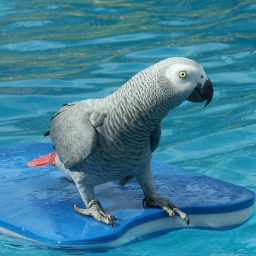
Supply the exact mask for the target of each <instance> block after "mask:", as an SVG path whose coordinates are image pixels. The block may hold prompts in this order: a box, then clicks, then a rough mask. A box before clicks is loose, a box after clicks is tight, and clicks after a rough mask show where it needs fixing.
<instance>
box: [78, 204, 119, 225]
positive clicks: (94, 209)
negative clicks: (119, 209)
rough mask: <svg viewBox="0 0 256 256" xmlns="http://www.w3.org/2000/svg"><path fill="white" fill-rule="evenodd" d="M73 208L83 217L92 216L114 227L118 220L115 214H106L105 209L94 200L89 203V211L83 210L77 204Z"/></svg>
mask: <svg viewBox="0 0 256 256" xmlns="http://www.w3.org/2000/svg"><path fill="white" fill-rule="evenodd" d="M73 207H74V210H75V211H76V212H78V213H80V214H82V215H85V216H92V217H93V218H94V219H96V220H98V221H100V222H103V223H105V224H108V225H112V227H113V226H114V223H113V221H114V220H116V218H115V216H114V215H113V214H107V213H105V211H104V209H103V207H102V206H101V204H100V202H99V201H98V200H92V201H91V202H90V203H89V206H88V208H87V209H82V208H80V207H79V206H77V205H76V204H74V205H73Z"/></svg>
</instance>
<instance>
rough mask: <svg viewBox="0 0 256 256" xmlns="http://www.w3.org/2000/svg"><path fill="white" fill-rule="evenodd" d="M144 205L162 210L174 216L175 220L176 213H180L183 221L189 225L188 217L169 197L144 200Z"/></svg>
mask: <svg viewBox="0 0 256 256" xmlns="http://www.w3.org/2000/svg"><path fill="white" fill-rule="evenodd" d="M144 204H146V206H149V207H156V208H161V209H163V210H164V211H165V212H167V213H168V214H169V215H170V216H173V218H174V219H175V213H178V214H179V215H180V217H181V218H182V219H183V220H187V225H189V217H188V215H187V214H186V213H185V212H183V211H181V210H180V209H179V208H178V207H176V206H175V205H174V204H173V203H172V202H171V201H170V199H169V198H167V197H161V196H157V197H155V198H144V199H143V205H144Z"/></svg>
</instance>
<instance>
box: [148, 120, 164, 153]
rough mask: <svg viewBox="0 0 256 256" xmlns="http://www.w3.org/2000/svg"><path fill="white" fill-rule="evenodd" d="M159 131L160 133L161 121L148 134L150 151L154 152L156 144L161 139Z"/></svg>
mask: <svg viewBox="0 0 256 256" xmlns="http://www.w3.org/2000/svg"><path fill="white" fill-rule="evenodd" d="M161 133H162V129H161V123H159V124H158V126H157V127H156V128H155V130H154V131H153V132H152V133H151V135H150V148H151V151H152V152H154V151H155V150H156V148H157V147H158V144H159V142H160V139H161Z"/></svg>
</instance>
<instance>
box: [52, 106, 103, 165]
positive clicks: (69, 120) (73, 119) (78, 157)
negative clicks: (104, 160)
mask: <svg viewBox="0 0 256 256" xmlns="http://www.w3.org/2000/svg"><path fill="white" fill-rule="evenodd" d="M104 116H106V115H105V114H104V115H101V114H99V113H98V112H92V113H88V112H84V111H83V110H82V109H81V108H75V107H71V108H66V109H65V110H63V111H61V113H59V114H58V115H57V114H56V115H55V117H54V118H53V119H52V121H51V125H50V136H51V139H52V141H53V145H54V148H55V150H56V151H57V153H58V156H59V158H60V160H61V161H62V162H63V164H64V166H65V168H67V169H70V168H71V167H73V166H75V165H76V164H78V163H79V162H81V161H83V160H84V159H85V158H86V157H87V156H88V155H89V154H91V153H92V152H93V150H94V149H95V147H96V142H97V132H96V130H95V129H96V128H95V126H94V125H97V126H100V122H101V123H103V122H104V118H103V117H104ZM92 122H93V123H92Z"/></svg>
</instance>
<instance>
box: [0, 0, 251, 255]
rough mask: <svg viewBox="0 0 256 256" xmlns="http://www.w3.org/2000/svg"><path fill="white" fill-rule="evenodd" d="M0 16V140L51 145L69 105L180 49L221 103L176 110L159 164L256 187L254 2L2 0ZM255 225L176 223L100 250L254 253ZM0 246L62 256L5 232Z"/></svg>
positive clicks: (167, 123) (105, 91)
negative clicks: (57, 117)
mask: <svg viewBox="0 0 256 256" xmlns="http://www.w3.org/2000/svg"><path fill="white" fill-rule="evenodd" d="M0 20H1V23H0V36H1V41H0V113H1V115H0V144H1V145H8V144H17V143H19V144H20V143H41V142H45V143H48V142H50V141H49V139H48V138H44V137H43V134H44V133H45V132H46V131H47V129H48V126H49V120H50V118H51V116H52V115H53V114H54V113H55V112H56V111H57V110H58V109H59V108H60V106H61V105H62V104H63V103H67V102H73V101H76V100H82V99H87V98H99V97H105V96H107V95H109V94H110V93H112V92H114V91H115V90H116V89H117V88H119V87H120V86H121V85H122V84H123V83H125V82H126V81H127V80H128V79H129V78H130V77H132V76H133V75H134V74H135V73H137V72H139V71H141V70H142V69H144V68H147V67H149V66H150V65H152V64H154V63H156V62H158V61H160V60H163V59H165V58H168V57H174V56H184V57H188V58H192V59H194V60H195V61H197V62H199V63H200V64H201V65H202V66H203V67H204V69H205V71H206V73H207V75H208V76H209V77H210V79H211V81H212V83H213V86H214V89H215V94H214V98H213V100H212V102H211V104H210V105H209V106H207V107H206V108H203V104H193V103H189V102H185V103H184V104H183V105H181V106H180V107H178V108H177V109H175V110H172V111H171V112H170V113H169V115H168V116H167V117H166V118H165V119H164V120H163V122H162V127H163V134H162V139H161V142H160V145H159V147H158V149H157V151H156V152H155V153H154V159H155V160H158V161H162V162H165V163H169V164H172V165H176V166H180V167H183V168H186V169H189V170H192V171H195V172H198V173H201V174H206V175H208V176H211V177H214V178H218V179H221V180H224V181H228V182H230V183H233V184H236V185H240V186H242V187H245V188H248V189H250V190H252V191H254V192H256V185H255V184H256V170H255V166H256V145H255V144H256V122H255V121H256V89H255V86H256V47H255V45H256V32H255V26H256V2H255V1H241V2H239V1H225V2H222V1H220V0H217V1H204V2H199V1H139V2H138V3H137V2H136V1H91V2H88V1H79V0H77V1H74V0H72V1H57V0H56V1H41V0H26V1H18V0H14V1H6V0H2V1H1V3H0ZM2 196H3V195H2ZM255 230H256V217H255V216H254V217H253V218H252V219H251V220H250V221H249V222H247V223H245V224H244V225H242V226H241V227H239V228H236V229H233V230H229V231H209V230H208V231H207V230H180V231H175V232H171V233H169V234H165V235H162V236H159V237H155V238H153V239H150V240H146V241H141V242H138V243H135V244H131V245H128V246H125V247H120V248H116V249H113V250H110V251H109V252H105V253H102V255H103V254H104V255H155V254H158V255H172V254H173V255H174V254H179V255H212V256H214V255H253V254H255V252H256V239H255ZM0 244H1V248H0V253H1V254H3V255H62V254H63V255H66V254H67V252H62V251H59V248H52V250H44V249H43V248H35V247H33V246H31V244H30V243H28V242H22V241H19V240H17V239H11V238H7V237H4V236H0ZM68 253H69V254H71V253H74V254H77V255H78V254H79V255H83V254H85V253H86V252H85V251H79V250H75V248H71V249H70V251H68ZM86 254H87V255H90V252H87V253H86ZM98 255H101V254H100V253H99V254H98Z"/></svg>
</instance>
